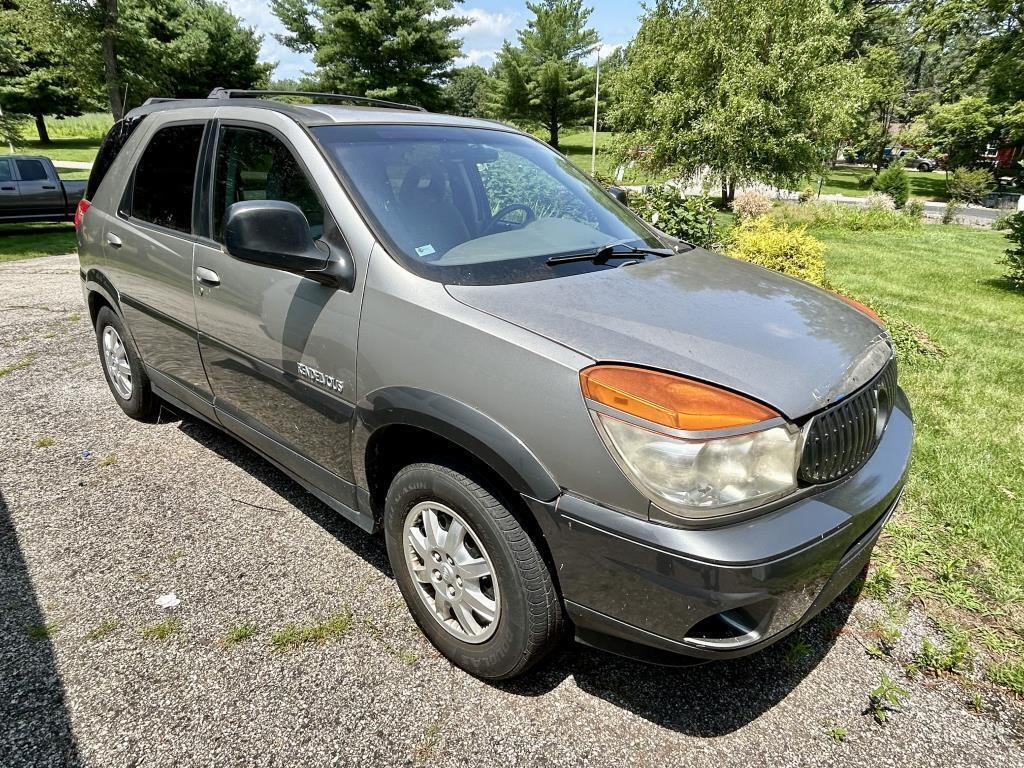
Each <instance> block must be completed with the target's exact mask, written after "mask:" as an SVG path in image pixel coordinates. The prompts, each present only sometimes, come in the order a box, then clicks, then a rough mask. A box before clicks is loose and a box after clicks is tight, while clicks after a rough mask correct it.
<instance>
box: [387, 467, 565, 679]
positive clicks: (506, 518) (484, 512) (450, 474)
mask: <svg viewBox="0 0 1024 768" xmlns="http://www.w3.org/2000/svg"><path fill="white" fill-rule="evenodd" d="M474 474H475V473H473V472H472V470H470V469H468V468H465V467H462V466H461V465H460V463H458V462H452V463H451V465H450V466H445V465H440V464H427V463H424V464H412V465H410V466H408V467H405V468H404V469H402V470H401V471H400V472H399V473H398V474H397V475H396V476H395V479H394V481H393V482H392V483H391V487H390V488H389V489H388V494H387V499H386V501H385V509H384V536H385V540H386V542H387V549H388V558H389V560H390V561H391V567H392V569H393V570H394V573H395V579H396V580H397V581H398V586H399V589H401V591H402V596H403V597H404V598H405V602H406V604H407V605H408V606H409V611H410V613H412V616H413V618H414V619H415V620H416V623H417V624H418V625H419V627H420V629H422V630H423V633H424V634H425V635H426V636H427V638H428V639H429V640H430V642H431V643H433V644H434V647H436V648H437V649H438V650H439V651H440V652H441V653H442V654H443V655H444V656H445V657H447V658H448V659H449V660H450V661H451V662H452V663H454V664H455V665H457V666H459V667H461V668H462V669H464V670H466V671H467V672H469V673H470V674H472V675H476V676H477V677H481V678H485V679H490V680H505V679H509V678H512V677H516V676H517V675H521V674H523V673H524V672H526V671H527V670H528V669H530V668H531V667H533V666H534V665H536V664H537V663H538V662H540V661H541V660H542V659H543V658H544V657H545V656H547V655H548V654H549V653H550V652H551V651H552V650H553V649H554V648H555V647H556V646H557V645H558V643H559V641H560V640H561V636H562V630H563V625H564V618H563V612H562V604H561V600H560V599H559V596H558V593H557V590H556V589H555V585H554V581H553V579H552V577H551V573H550V571H549V570H548V567H547V564H546V563H545V562H544V558H543V556H542V555H541V553H540V551H539V550H538V548H537V546H536V544H535V543H534V542H533V540H532V539H531V538H530V536H529V534H528V533H527V532H526V531H525V530H524V529H523V527H522V526H521V525H520V523H519V521H518V520H517V519H516V517H515V515H513V514H512V512H511V511H510V508H509V507H510V504H506V503H503V501H502V500H501V499H500V493H498V492H497V491H496V490H495V491H492V490H490V489H488V488H487V487H485V486H484V485H482V484H481V483H478V482H477V481H476V480H474V479H473V475H474Z"/></svg>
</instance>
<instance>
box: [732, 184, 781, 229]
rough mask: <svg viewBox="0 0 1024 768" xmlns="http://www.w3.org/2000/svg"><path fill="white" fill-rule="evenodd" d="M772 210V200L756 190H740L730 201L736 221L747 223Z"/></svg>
mask: <svg viewBox="0 0 1024 768" xmlns="http://www.w3.org/2000/svg"><path fill="white" fill-rule="evenodd" d="M771 209H772V199H771V198H770V197H768V195H766V194H765V193H764V192H759V191H758V190H756V189H742V190H740V191H739V192H737V193H736V197H735V198H734V199H733V201H732V212H733V213H734V214H736V221H737V222H740V221H747V220H748V219H756V218H758V217H760V216H764V215H765V214H766V213H768V212H769V211H770V210H771Z"/></svg>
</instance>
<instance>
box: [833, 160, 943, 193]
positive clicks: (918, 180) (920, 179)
mask: <svg viewBox="0 0 1024 768" xmlns="http://www.w3.org/2000/svg"><path fill="white" fill-rule="evenodd" d="M870 173H871V169H870V168H864V167H860V166H852V165H837V166H836V167H835V168H834V169H833V170H832V171H831V172H830V173H829V176H828V180H827V181H826V182H825V185H824V186H823V187H822V188H821V194H823V195H849V196H850V197H867V196H868V195H870V194H871V190H870V189H864V188H863V187H861V186H860V185H859V184H858V183H857V177H858V176H862V175H866V174H870ZM907 176H908V177H909V178H910V196H911V197H915V198H918V199H920V200H937V201H939V202H945V201H946V200H948V199H949V195H948V194H947V192H946V174H945V172H944V171H932V172H930V173H929V172H922V171H910V170H908V171H907Z"/></svg>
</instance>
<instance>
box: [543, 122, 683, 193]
mask: <svg viewBox="0 0 1024 768" xmlns="http://www.w3.org/2000/svg"><path fill="white" fill-rule="evenodd" d="M535 135H536V136H537V137H538V138H540V139H544V140H547V133H543V132H542V133H536V134H535ZM593 136H594V133H593V131H591V130H590V129H589V128H587V129H583V130H573V131H562V132H561V134H560V135H559V137H558V143H559V150H560V151H561V152H562V153H563V154H564V155H565V156H566V157H568V158H569V159H570V160H572V161H573V163H575V164H576V165H577V166H578V167H579V168H581V169H583V170H584V171H585V172H587V173H590V157H591V151H592V146H593ZM613 141H614V135H613V134H611V133H609V132H598V134H597V164H596V166H597V175H598V178H602V179H613V178H614V177H615V168H616V166H617V164H618V163H617V162H616V160H615V153H614V151H613V146H612V145H613ZM671 177H672V175H671V174H670V173H666V172H661V173H655V172H650V171H646V170H642V169H639V168H636V167H635V166H634V167H632V168H627V169H626V173H625V176H624V177H623V179H622V183H623V184H630V185H632V184H636V185H639V184H657V183H659V182H663V181H666V180H668V179H670V178H671Z"/></svg>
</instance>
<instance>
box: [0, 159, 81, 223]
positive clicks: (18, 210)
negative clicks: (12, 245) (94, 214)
mask: <svg viewBox="0 0 1024 768" xmlns="http://www.w3.org/2000/svg"><path fill="white" fill-rule="evenodd" d="M84 193H85V182H84V181H64V180H62V179H61V178H60V176H59V175H58V173H57V169H56V168H54V166H53V161H52V160H50V158H48V157H38V156H33V155H6V156H3V157H0V223H10V222H25V221H71V220H72V219H73V218H74V215H75V209H76V207H77V206H78V201H79V200H81V199H82V195H83V194H84Z"/></svg>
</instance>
